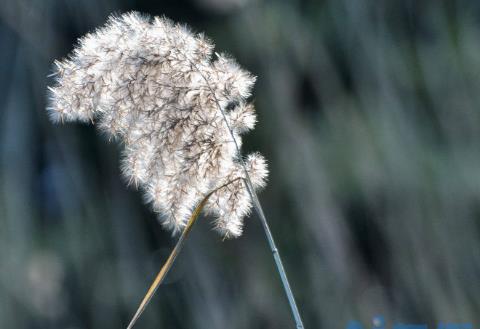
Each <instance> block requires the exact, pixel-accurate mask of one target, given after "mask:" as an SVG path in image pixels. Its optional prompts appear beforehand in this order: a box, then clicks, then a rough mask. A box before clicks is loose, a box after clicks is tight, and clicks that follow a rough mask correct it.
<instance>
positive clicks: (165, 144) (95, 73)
mask: <svg viewBox="0 0 480 329" xmlns="http://www.w3.org/2000/svg"><path fill="white" fill-rule="evenodd" d="M212 50H213V45H212V43H211V42H210V41H209V40H207V39H206V38H205V37H204V36H203V35H198V34H197V35H195V34H192V33H191V32H190V31H189V30H188V29H187V28H185V27H184V26H181V25H178V24H174V23H172V22H171V21H170V20H168V19H165V18H158V17H156V18H155V19H154V20H153V21H152V22H150V19H149V18H148V17H145V16H141V15H140V14H138V13H129V14H126V15H123V16H121V17H111V18H110V19H109V20H108V23H107V25H106V26H105V27H103V28H101V29H99V30H97V31H96V32H94V33H92V34H87V35H86V36H84V37H83V38H82V39H80V41H79V45H78V47H77V48H76V49H75V50H74V52H73V54H72V55H71V56H70V57H69V58H67V59H65V60H62V61H58V62H56V63H55V66H56V71H55V73H56V82H57V84H56V86H54V87H52V88H50V107H49V113H50V117H51V119H52V120H53V121H84V122H94V121H98V126H99V127H100V129H101V130H102V131H103V132H105V133H106V134H107V135H108V136H110V137H112V138H117V139H119V140H120V141H121V142H123V144H124V146H125V147H124V150H123V156H122V172H123V174H124V175H125V176H126V177H127V179H128V180H129V181H130V182H131V183H132V184H134V185H135V186H138V187H140V188H141V189H142V190H143V191H144V193H145V196H146V199H147V200H148V202H150V203H151V204H152V205H153V209H154V211H155V212H157V213H158V214H159V217H160V219H161V222H162V223H163V225H164V226H166V227H168V228H169V229H171V230H173V231H174V232H180V231H181V230H182V228H183V227H184V226H185V224H186V222H187V220H188V218H189V216H190V214H191V212H192V210H193V208H194V206H195V205H196V204H197V203H198V202H199V201H200V200H201V199H202V198H203V196H204V195H205V194H207V193H208V192H209V191H210V190H211V189H212V188H214V187H216V186H220V185H222V184H224V183H225V182H226V181H229V180H232V179H235V178H236V177H243V175H244V173H243V172H242V168H241V164H240V163H239V161H238V157H239V154H238V153H237V150H236V148H235V145H234V144H233V142H232V140H231V138H230V134H229V130H228V127H227V125H226V124H225V122H224V120H223V117H222V113H220V112H219V111H218V109H217V101H218V102H219V103H220V106H222V107H223V108H224V109H225V110H226V111H227V114H226V116H227V120H228V122H229V125H230V127H231V128H232V129H233V131H234V133H235V138H236V140H237V142H239V141H241V139H240V134H241V133H244V132H246V131H248V130H250V129H252V128H253V126H254V125H255V121H256V118H255V112H254V108H253V105H252V104H249V103H247V101H246V99H247V98H248V97H249V96H250V91H251V88H252V86H253V84H254V82H255V77H254V76H252V75H251V74H250V73H248V72H246V71H244V70H242V69H241V68H240V67H239V66H238V65H237V63H235V61H234V60H233V59H231V58H229V57H228V56H226V55H223V54H217V55H216V56H217V58H216V60H214V61H211V55H212ZM205 78H206V79H205ZM245 163H246V165H247V167H248V172H249V175H250V177H252V182H253V184H254V186H255V187H256V188H258V187H262V186H264V185H265V179H266V176H267V173H268V172H267V166H266V162H265V160H264V158H263V157H262V156H261V155H260V154H258V153H254V154H250V155H248V156H247V158H246V161H245ZM250 208H251V201H250V197H249V195H248V193H247V190H246V188H245V183H244V182H243V181H236V183H234V184H231V185H229V186H228V187H225V188H223V189H222V190H220V191H218V192H217V193H215V194H214V195H212V197H211V198H210V200H209V202H208V204H207V205H206V206H205V210H206V212H208V213H209V214H211V215H213V216H214V217H215V228H216V229H217V230H218V231H219V232H220V233H221V234H223V235H225V236H227V237H236V236H239V235H240V234H241V233H242V219H243V217H244V216H245V215H246V214H247V213H248V212H249V210H250Z"/></svg>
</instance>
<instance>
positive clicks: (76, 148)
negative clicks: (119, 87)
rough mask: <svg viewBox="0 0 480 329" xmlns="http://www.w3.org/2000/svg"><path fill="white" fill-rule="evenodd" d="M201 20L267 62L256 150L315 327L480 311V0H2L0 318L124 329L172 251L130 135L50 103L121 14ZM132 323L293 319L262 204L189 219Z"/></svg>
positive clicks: (473, 315) (456, 318)
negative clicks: (219, 227) (217, 227)
mask: <svg viewBox="0 0 480 329" xmlns="http://www.w3.org/2000/svg"><path fill="white" fill-rule="evenodd" d="M128 10H138V11H141V12H144V13H149V14H151V15H166V16H168V17H170V18H172V19H173V20H175V21H180V22H184V23H187V24H189V25H190V26H191V27H192V28H193V29H194V30H195V31H204V32H205V33H206V34H207V35H208V36H210V37H211V38H212V39H213V40H214V42H215V43H216V45H217V48H216V50H217V51H225V52H228V53H230V54H232V55H233V56H234V57H235V58H237V59H238V61H239V62H240V63H241V65H243V66H244V67H245V68H247V69H248V70H250V71H252V72H253V73H254V74H256V75H258V83H257V84H256V87H255V96H254V97H255V103H256V106H257V109H258V114H259V124H258V125H257V128H256V130H254V131H253V132H252V133H250V134H249V135H248V136H246V145H245V147H244V151H245V152H248V151H250V150H257V151H260V152H262V153H263V154H265V155H266V157H267V158H268V159H269V163H270V169H271V175H270V182H269V185H268V187H267V188H266V189H265V190H264V191H263V192H262V193H261V194H260V199H261V201H262V203H263V205H264V207H265V211H266V214H267V217H268V218H269V221H270V224H271V227H272V231H273V234H274V236H275V237H276V239H277V243H278V247H279V249H280V251H281V254H282V256H283V260H284V263H285V268H286V270H287V273H288V275H289V277H290V281H291V284H292V287H293V290H294V292H295V294H296V297H297V302H298V305H299V308H300V311H301V313H302V316H303V318H304V322H305V327H306V328H307V329H313V328H328V329H331V328H346V326H347V323H348V322H349V321H351V320H358V321H361V322H362V323H363V325H364V327H365V328H371V327H372V322H371V321H372V317H373V316H375V315H378V314H380V315H383V316H384V317H385V320H386V322H387V324H388V326H387V327H388V328H391V324H392V323H393V322H403V323H408V322H410V323H425V324H428V326H429V328H436V324H437V323H439V322H471V323H473V326H474V327H476V326H477V325H478V324H479V323H480V298H479V297H480V280H479V278H480V148H479V147H478V141H479V139H480V111H479V105H480V92H479V87H480V2H478V1H440V0H430V1H428V0H426V1H415V0H398V1H395V0H392V1H366V0H356V1H351V0H310V1H308V0H304V1H300V0H298V1H294V0H292V1H273V0H270V1H268V0H258V1H256V0H191V1H175V0H165V1H160V0H159V1H147V0H143V1H141V0H138V1H134V0H88V1H87V0H85V1H70V0H64V1H60V0H58V1H53V0H30V1H26V0H2V2H1V4H0V328H2V329H3V328H18V329H23V328H41V329H43V328H65V329H87V328H125V327H126V324H127V323H128V321H129V319H130V317H131V316H132V314H133V313H134V311H135V309H136V307H137V306H138V303H139V302H140V300H141V298H142V297H143V295H144V293H145V291H146V289H147V287H148V285H149V284H150V283H151V281H152V280H153V278H154V276H155V275H156V273H157V271H158V270H159V268H160V266H161V264H162V263H163V262H164V261H165V259H166V257H167V256H168V253H169V252H170V250H171V249H172V247H173V245H174V243H175V239H173V238H172V237H171V236H170V234H169V233H168V232H165V231H163V230H162V229H161V227H160V225H159V224H158V222H157V220H156V218H155V215H154V214H153V213H152V212H151V211H150V210H149V207H148V206H146V205H144V202H143V200H142V196H141V193H139V192H138V191H135V190H134V189H133V188H129V187H127V186H126V184H125V182H124V181H123V179H122V178H121V176H120V173H119V146H118V145H115V144H114V143H108V142H107V141H106V139H105V138H104V137H102V136H101V135H100V134H99V133H98V132H97V131H96V129H95V128H94V127H93V126H88V125H81V124H68V125H63V126H61V125H53V124H51V123H50V122H49V120H48V117H47V115H46V111H45V107H46V88H47V85H49V84H51V83H52V79H51V78H49V77H48V75H49V74H50V73H51V72H52V71H51V70H52V62H53V60H54V59H56V58H62V57H64V56H66V55H67V54H68V53H69V52H70V51H71V50H72V48H73V45H74V43H75V40H76V39H77V38H78V37H80V36H82V35H83V34H85V33H87V32H89V31H92V30H93V29H95V28H96V27H98V26H100V25H102V24H103V23H104V22H105V20H106V18H107V17H108V16H109V15H110V14H111V13H123V12H125V11H128ZM137 327H138V328H165V329H170V328H172V329H173V328H198V329H223V328H232V329H236V328H238V329H240V328H252V329H256V328H258V329H260V328H262V329H263V328H271V329H287V328H293V327H294V325H293V321H292V319H291V316H290V312H289V308H288V303H287V300H286V298H285V296H284V294H283V290H282V287H281V285H280V281H279V278H278V275H277V273H276V271H275V268H274V263H273V260H272V258H271V255H270V252H269V250H268V246H267V243H266V241H265V239H264V235H263V231H262V228H261V225H260V223H259V221H258V218H257V217H256V215H252V216H251V217H250V218H248V219H247V220H246V226H245V232H244V235H243V236H242V237H241V238H239V239H237V240H229V241H222V238H221V237H220V236H218V235H217V234H216V233H215V232H212V231H211V224H210V223H209V222H208V219H205V220H201V221H200V222H199V223H198V225H196V226H195V228H194V231H193V233H192V235H191V237H190V238H189V240H188V242H187V245H186V248H185V249H184V250H183V251H182V254H181V255H180V257H179V259H178V262H177V263H176V265H175V267H174V270H173V272H171V273H170V274H169V276H168V279H167V282H166V284H164V285H163V286H161V287H160V289H159V291H158V293H157V295H156V296H155V298H154V300H153V302H152V304H151V305H150V306H149V307H148V308H147V310H146V312H145V314H144V316H143V317H142V318H141V319H140V321H139V322H138V325H137Z"/></svg>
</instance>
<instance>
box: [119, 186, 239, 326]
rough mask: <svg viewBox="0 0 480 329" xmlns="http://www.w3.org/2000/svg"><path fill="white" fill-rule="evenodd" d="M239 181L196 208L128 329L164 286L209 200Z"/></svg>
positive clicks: (204, 200)
mask: <svg viewBox="0 0 480 329" xmlns="http://www.w3.org/2000/svg"><path fill="white" fill-rule="evenodd" d="M236 180H238V178H237V179H234V180H231V181H229V182H227V183H225V184H224V185H222V186H219V187H217V188H215V189H214V190H212V191H210V192H209V193H208V194H207V195H206V196H205V197H204V198H203V199H202V201H200V203H199V204H198V205H197V206H196V207H195V209H194V210H193V212H192V215H191V216H190V219H189V220H188V222H187V226H185V228H184V230H183V232H182V235H181V236H180V238H179V239H178V241H177V243H176V245H175V248H173V250H172V252H171V253H170V256H168V259H167V261H166V262H165V264H163V266H162V268H161V269H160V271H159V272H158V274H157V276H156V277H155V280H154V281H153V283H152V284H151V285H150V288H148V290H147V293H146V294H145V297H143V300H142V302H141V303H140V305H139V306H138V309H137V311H136V312H135V315H134V316H133V318H132V320H131V321H130V323H129V325H128V327H127V329H131V328H133V326H134V325H135V323H136V322H137V320H138V319H139V318H140V316H141V315H142V313H143V312H144V311H145V308H146V307H147V305H148V304H149V303H150V301H151V300H152V297H153V295H154V294H155V292H156V291H157V289H158V287H159V286H160V284H162V282H163V280H164V279H165V277H166V276H167V273H168V272H169V271H170V269H171V268H172V266H173V263H174V262H175V259H176V258H177V256H178V254H179V253H180V250H182V247H183V245H184V244H185V240H186V238H187V237H188V234H189V233H190V231H191V230H192V227H193V224H195V222H196V221H197V219H198V217H199V216H200V213H201V212H202V209H203V207H205V204H206V203H207V201H208V199H209V198H210V197H211V196H212V194H213V193H215V192H216V191H218V190H219V189H221V188H223V187H225V186H227V185H229V184H231V183H233V182H234V181H236Z"/></svg>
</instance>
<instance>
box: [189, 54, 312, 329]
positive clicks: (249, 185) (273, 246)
mask: <svg viewBox="0 0 480 329" xmlns="http://www.w3.org/2000/svg"><path fill="white" fill-rule="evenodd" d="M184 56H185V58H186V59H187V60H188V61H189V62H190V64H191V65H192V67H194V68H195V69H196V70H197V71H198V73H199V74H200V75H201V76H202V78H203V80H205V82H206V84H207V87H208V89H210V92H211V93H212V97H213V99H214V101H215V103H216V105H217V107H218V109H219V110H220V113H222V117H223V120H224V121H225V124H226V126H227V128H228V131H229V132H230V136H231V137H232V140H233V143H234V144H235V148H236V151H237V154H238V155H239V160H240V165H241V166H242V169H243V172H244V174H245V179H244V181H245V185H246V186H247V191H248V194H249V195H250V198H251V199H252V202H253V207H254V208H255V211H256V212H257V214H258V217H259V218H260V222H261V223H262V227H263V230H264V231H265V235H266V237H267V241H268V245H269V246H270V250H271V252H272V255H273V259H274V260H275V265H276V267H277V271H278V273H279V275H280V279H281V280H282V285H283V289H284V290H285V294H286V295H287V299H288V303H289V304H290V310H291V312H292V316H293V319H294V320H295V325H296V328H297V329H304V326H303V322H302V317H301V316H300V312H299V311H298V307H297V303H296V302H295V296H294V295H293V292H292V288H291V287H290V283H289V282H288V277H287V273H286V272H285V268H284V267H283V262H282V259H281V258H280V253H279V251H278V249H277V246H276V244H275V240H274V238H273V235H272V232H271V231H270V227H269V225H268V222H267V218H266V217H265V213H264V212H263V208H262V205H261V203H260V200H259V199H258V196H257V193H256V192H255V189H254V188H253V184H252V180H251V179H250V175H249V174H248V170H247V167H246V166H245V161H244V160H243V158H242V156H241V153H240V147H239V146H238V142H237V140H236V138H235V134H234V133H233V130H232V128H231V127H230V124H229V123H228V120H227V116H226V114H225V111H224V110H223V108H222V106H221V105H220V102H219V101H218V99H217V97H216V96H215V92H214V91H213V89H212V87H211V86H210V82H209V81H208V79H207V77H206V76H205V75H204V74H203V73H202V71H201V70H199V69H198V67H197V65H196V64H195V62H193V61H192V60H190V59H189V58H188V57H187V56H186V55H184Z"/></svg>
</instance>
